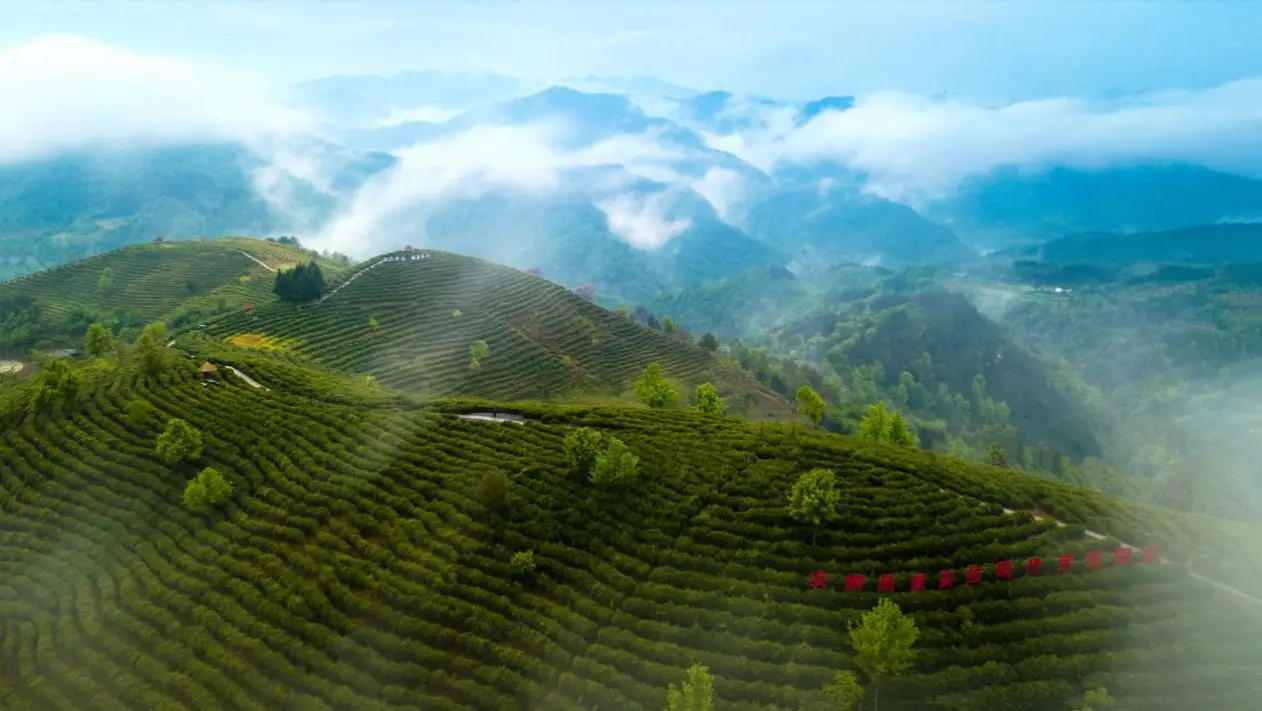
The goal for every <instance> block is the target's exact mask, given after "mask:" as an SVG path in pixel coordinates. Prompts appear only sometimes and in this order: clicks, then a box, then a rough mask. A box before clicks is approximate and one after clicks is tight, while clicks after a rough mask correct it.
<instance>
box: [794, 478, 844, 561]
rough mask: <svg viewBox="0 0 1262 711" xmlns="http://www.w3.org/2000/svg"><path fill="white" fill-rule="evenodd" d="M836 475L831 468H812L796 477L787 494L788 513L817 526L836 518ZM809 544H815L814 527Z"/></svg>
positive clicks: (837, 495) (838, 495) (839, 500)
mask: <svg viewBox="0 0 1262 711" xmlns="http://www.w3.org/2000/svg"><path fill="white" fill-rule="evenodd" d="M840 502H841V492H840V491H838V490H837V475H835V474H833V472H832V470H831V469H812V470H810V471H809V472H807V473H805V474H803V475H802V476H800V477H798V480H797V481H796V482H794V484H793V491H792V492H791V493H790V494H789V515H790V516H792V517H793V518H795V519H797V520H798V521H801V522H802V523H809V524H811V525H812V526H815V527H818V526H820V525H821V524H823V523H824V522H826V521H833V520H835V519H836V518H837V504H839V503H840ZM811 545H815V529H814V528H812V529H811Z"/></svg>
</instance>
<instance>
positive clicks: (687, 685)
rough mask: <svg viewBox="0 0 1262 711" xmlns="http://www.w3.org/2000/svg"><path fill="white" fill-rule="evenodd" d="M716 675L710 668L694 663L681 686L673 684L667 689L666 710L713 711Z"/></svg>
mask: <svg viewBox="0 0 1262 711" xmlns="http://www.w3.org/2000/svg"><path fill="white" fill-rule="evenodd" d="M713 709H714V677H712V676H710V670H709V669H708V668H707V667H705V666H703V665H701V664H693V665H692V666H691V667H689V668H688V679H687V680H686V681H684V683H683V684H682V685H680V686H675V685H674V684H671V685H670V686H669V687H668V688H667V690H666V711H713Z"/></svg>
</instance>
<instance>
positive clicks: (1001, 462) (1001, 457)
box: [986, 442, 1008, 467]
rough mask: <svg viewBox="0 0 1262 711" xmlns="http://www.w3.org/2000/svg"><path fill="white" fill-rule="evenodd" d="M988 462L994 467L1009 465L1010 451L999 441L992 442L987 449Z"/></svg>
mask: <svg viewBox="0 0 1262 711" xmlns="http://www.w3.org/2000/svg"><path fill="white" fill-rule="evenodd" d="M986 463H987V464H989V465H990V466H992V467H1006V466H1008V453H1007V452H1006V451H1004V448H1003V447H1000V446H999V443H998V442H991V443H990V447H988V448H987V449H986Z"/></svg>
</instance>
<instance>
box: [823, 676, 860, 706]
mask: <svg viewBox="0 0 1262 711" xmlns="http://www.w3.org/2000/svg"><path fill="white" fill-rule="evenodd" d="M824 693H825V694H827V695H828V699H829V701H831V702H832V703H831V704H830V705H829V711H834V710H835V711H854V709H855V708H856V707H857V706H858V705H859V702H860V701H863V687H862V686H860V685H859V677H857V676H855V673H854V672H852V671H850V670H846V671H839V672H837V673H836V674H835V675H833V683H831V684H825V685H824Z"/></svg>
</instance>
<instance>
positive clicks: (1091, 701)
mask: <svg viewBox="0 0 1262 711" xmlns="http://www.w3.org/2000/svg"><path fill="white" fill-rule="evenodd" d="M1113 703H1114V701H1113V697H1112V696H1110V695H1109V690H1108V689H1106V688H1104V687H1100V688H1097V689H1090V690H1088V691H1087V693H1086V694H1084V695H1083V697H1082V705H1081V706H1080V707H1079V711H1104V709H1109V708H1113Z"/></svg>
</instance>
